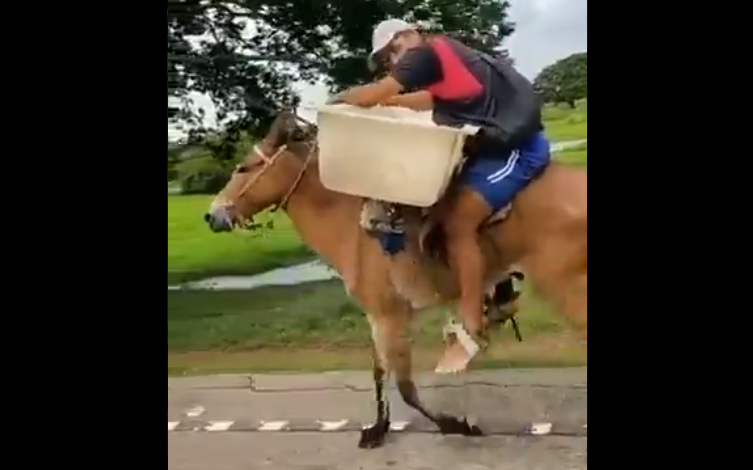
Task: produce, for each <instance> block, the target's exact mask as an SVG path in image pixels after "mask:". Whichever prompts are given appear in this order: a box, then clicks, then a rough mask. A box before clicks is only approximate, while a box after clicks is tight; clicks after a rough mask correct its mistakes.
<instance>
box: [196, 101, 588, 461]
mask: <svg viewBox="0 0 753 470" xmlns="http://www.w3.org/2000/svg"><path fill="white" fill-rule="evenodd" d="M316 159H317V152H316V144H315V135H313V133H309V134H307V133H306V132H305V131H304V130H302V129H301V128H300V127H298V123H297V120H296V118H295V115H294V114H293V113H290V112H281V113H280V114H279V115H278V117H277V119H276V120H275V122H274V123H273V124H272V127H271V129H270V131H269V133H268V135H267V136H266V137H265V138H264V139H263V140H262V141H261V142H260V143H259V144H258V145H257V146H256V147H255V148H254V151H253V152H252V154H250V155H249V156H248V157H247V158H246V161H245V162H244V163H243V164H241V165H239V167H238V168H237V170H236V172H235V173H234V174H233V177H232V178H231V180H230V181H229V182H228V184H227V185H226V187H225V188H224V189H223V190H222V191H221V192H220V193H219V194H218V195H217V197H216V198H215V200H214V201H213V202H212V205H211V207H210V209H209V212H208V213H207V214H206V216H205V220H206V221H207V223H208V224H209V226H210V228H211V229H212V230H213V231H215V232H223V231H229V230H232V229H233V228H234V227H236V226H242V225H246V224H249V223H253V216H254V215H256V214H258V213H259V212H261V211H263V210H265V209H267V208H270V207H273V210H278V209H283V210H285V211H286V212H287V214H288V216H289V217H290V219H291V221H292V222H293V225H294V227H295V228H296V230H297V231H298V233H299V234H300V236H301V237H302V239H303V240H304V242H305V243H306V244H307V245H308V246H309V247H310V248H312V249H313V250H314V251H316V252H317V253H318V254H319V255H320V256H321V257H322V258H323V259H324V260H325V261H326V262H327V263H328V264H329V265H330V266H332V267H333V268H334V269H335V270H336V271H337V272H338V273H339V274H340V275H341V277H342V279H343V281H344V284H345V288H346V289H347V291H348V292H349V294H350V295H352V296H353V297H355V299H357V301H358V302H359V303H360V305H361V306H362V308H364V310H365V312H366V317H367V320H368V321H369V324H370V326H371V331H372V338H373V347H374V360H375V365H374V380H375V384H376V395H377V401H378V403H379V407H378V412H377V421H376V424H375V425H374V426H373V427H371V428H369V429H366V430H365V431H364V432H363V435H362V436H361V442H360V444H359V445H360V446H361V447H368V448H373V447H379V446H381V445H382V444H383V443H384V439H385V436H386V434H387V433H388V431H389V428H390V422H389V421H390V416H389V407H388V406H387V404H386V401H385V397H384V393H383V391H384V382H385V380H386V379H387V377H388V376H389V374H390V373H394V374H395V376H396V381H397V386H398V390H399V392H400V394H401V396H402V398H403V400H404V401H405V402H406V404H408V405H409V406H411V407H412V408H414V409H416V410H417V411H418V412H419V413H421V414H422V415H423V416H425V417H426V418H428V419H430V420H431V421H432V422H434V423H435V424H436V425H437V426H438V427H439V429H440V431H442V432H443V433H447V434H463V435H478V434H480V433H481V431H480V430H479V429H478V428H476V427H474V426H470V425H469V424H468V423H467V421H466V420H464V419H463V420H461V419H458V418H455V417H449V416H445V415H442V414H436V413H432V412H430V411H429V410H427V409H426V407H425V406H423V404H422V403H421V401H420V400H419V397H418V392H417V388H416V386H415V383H414V381H413V379H412V359H411V348H410V338H409V327H410V322H411V319H412V317H413V314H414V313H415V312H416V311H417V310H420V309H423V308H426V307H430V306H436V305H440V304H448V303H453V302H456V301H457V298H458V294H459V292H458V287H457V282H456V279H455V278H454V276H453V275H452V273H451V271H450V270H449V269H448V268H447V267H446V265H445V264H444V263H442V262H440V261H438V260H437V259H436V258H435V257H432V256H427V255H424V254H422V252H421V248H420V246H419V235H418V234H419V233H420V232H421V226H422V222H421V221H420V219H418V218H412V219H410V218H409V220H408V226H407V227H406V242H407V245H408V246H407V249H406V250H405V252H403V253H401V254H399V255H397V256H394V257H388V256H387V255H385V254H384V252H383V250H382V248H381V246H380V245H379V243H378V241H377V240H376V239H375V238H373V237H371V236H369V235H368V234H366V232H365V231H364V230H363V228H362V227H361V220H360V219H361V212H362V206H363V203H364V201H363V199H362V198H359V197H354V196H350V195H345V194H341V193H336V192H333V191H330V190H328V189H326V188H325V187H324V186H323V185H322V183H321V180H320V178H319V171H318V166H317V164H316ZM586 186H587V177H586V173H585V172H583V171H580V170H576V169H573V168H569V167H567V166H563V165H559V164H552V165H551V167H550V168H549V169H548V170H547V171H546V172H545V173H544V174H543V175H542V176H541V177H540V178H539V179H538V180H537V181H535V182H533V183H532V184H531V185H530V186H529V187H528V188H527V189H526V190H524V191H523V192H522V193H521V194H520V195H519V196H518V197H517V199H516V200H515V202H514V205H513V207H512V210H511V211H510V213H509V215H507V216H506V218H505V220H504V221H503V222H502V223H499V224H495V225H491V226H489V227H487V228H486V229H485V230H484V231H483V235H484V236H483V237H482V245H483V247H484V253H485V256H486V280H487V281H488V282H487V284H488V285H489V287H492V286H494V285H495V284H498V283H499V282H500V281H504V280H505V279H509V276H510V267H511V266H513V265H517V266H520V267H521V268H522V269H523V271H524V272H526V274H528V275H529V276H530V277H531V278H532V280H533V283H534V286H535V287H536V288H537V289H538V291H539V292H540V294H541V295H542V296H544V297H545V298H546V299H549V300H550V301H552V302H554V303H555V304H556V306H557V307H559V311H560V312H561V313H563V314H564V315H565V316H567V317H568V318H569V319H570V320H572V321H573V323H574V324H575V325H576V326H578V327H579V328H580V329H581V330H582V332H583V333H584V334H585V332H586V330H587V302H588V297H587V294H588V293H587V271H588V269H587V268H588V266H587V248H588V246H587V245H588V223H587V219H588V217H587V189H586ZM411 220H412V221H413V222H410V221H411Z"/></svg>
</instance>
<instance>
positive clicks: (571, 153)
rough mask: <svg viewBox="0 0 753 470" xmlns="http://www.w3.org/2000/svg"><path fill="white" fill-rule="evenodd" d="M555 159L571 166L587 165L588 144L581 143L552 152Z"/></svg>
mask: <svg viewBox="0 0 753 470" xmlns="http://www.w3.org/2000/svg"><path fill="white" fill-rule="evenodd" d="M554 158H555V160H557V161H560V162H563V163H567V164H569V165H573V166H583V167H586V166H588V144H587V143H585V144H581V145H578V146H577V147H572V148H569V149H565V150H562V151H560V152H557V153H555V154H554Z"/></svg>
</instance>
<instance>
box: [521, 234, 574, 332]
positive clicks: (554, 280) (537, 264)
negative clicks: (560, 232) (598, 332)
mask: <svg viewBox="0 0 753 470" xmlns="http://www.w3.org/2000/svg"><path fill="white" fill-rule="evenodd" d="M530 265H531V273H532V274H533V276H532V277H533V278H534V285H535V287H536V289H537V290H538V291H539V293H540V294H541V295H542V296H544V297H545V298H546V299H547V300H549V301H550V302H553V303H554V304H555V305H556V307H557V310H558V311H559V313H560V314H561V315H563V316H564V317H566V319H567V320H568V321H569V322H570V323H571V324H572V325H573V326H575V327H576V328H577V329H578V332H579V333H580V335H581V336H582V337H584V338H587V337H588V254H587V251H586V248H585V247H582V248H581V247H577V246H572V245H568V244H567V243H562V244H561V246H559V247H557V246H556V245H552V247H551V249H550V250H549V251H547V252H542V253H540V254H539V256H537V257H536V258H535V259H533V260H532V263H531V264H530Z"/></svg>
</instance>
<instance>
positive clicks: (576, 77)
mask: <svg viewBox="0 0 753 470" xmlns="http://www.w3.org/2000/svg"><path fill="white" fill-rule="evenodd" d="M534 86H535V87H536V90H538V92H539V93H540V94H541V96H542V98H543V100H544V101H545V102H547V103H554V104H558V103H567V104H568V105H570V106H571V107H573V108H575V102H576V101H577V100H579V99H583V98H588V53H587V52H579V53H577V54H572V55H570V56H568V57H566V58H564V59H561V60H558V61H557V62H555V63H554V64H552V65H550V66H548V67H546V68H545V69H544V70H542V71H541V73H540V74H539V75H538V77H536V80H535V81H534Z"/></svg>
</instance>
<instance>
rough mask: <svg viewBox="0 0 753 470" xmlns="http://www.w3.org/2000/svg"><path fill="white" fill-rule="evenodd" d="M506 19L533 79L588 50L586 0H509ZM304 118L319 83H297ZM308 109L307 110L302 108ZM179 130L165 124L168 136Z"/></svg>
mask: <svg viewBox="0 0 753 470" xmlns="http://www.w3.org/2000/svg"><path fill="white" fill-rule="evenodd" d="M510 2H511V6H510V19H511V20H512V21H514V22H516V23H517V30H516V31H515V33H514V34H513V35H512V36H511V37H510V39H508V40H507V42H506V43H505V44H504V46H505V47H507V48H508V49H510V54H511V55H512V57H513V58H514V59H515V64H516V66H517V68H518V69H519V70H520V71H521V72H522V73H523V74H524V75H526V76H528V77H530V78H534V77H535V76H536V75H537V74H538V73H539V72H540V71H541V69H543V68H544V67H546V66H547V65H549V64H551V63H553V62H555V61H556V60H558V59H561V58H563V57H566V56H568V55H570V54H572V53H574V52H581V51H586V50H588V0H510ZM296 88H297V90H298V91H299V92H300V93H301V98H302V103H303V108H304V109H303V110H301V111H302V112H301V114H302V115H303V116H304V117H308V118H313V117H314V116H315V112H314V111H313V109H311V108H314V107H315V106H317V105H320V104H323V103H324V102H325V101H326V99H327V90H326V88H325V87H324V86H322V85H309V84H306V83H300V84H297V85H296ZM192 98H193V99H194V102H195V103H196V104H197V105H198V106H201V107H204V108H205V109H206V110H207V116H208V121H207V124H209V125H212V124H213V122H214V119H213V112H212V105H211V102H210V101H209V100H208V99H207V97H206V96H201V95H193V96H192ZM306 108H310V109H308V110H307V109H306ZM181 134H182V133H181V132H179V131H177V130H175V129H171V128H170V127H168V138H171V139H172V138H178V137H180V135H181Z"/></svg>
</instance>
